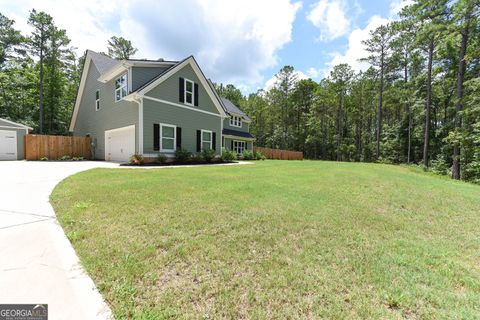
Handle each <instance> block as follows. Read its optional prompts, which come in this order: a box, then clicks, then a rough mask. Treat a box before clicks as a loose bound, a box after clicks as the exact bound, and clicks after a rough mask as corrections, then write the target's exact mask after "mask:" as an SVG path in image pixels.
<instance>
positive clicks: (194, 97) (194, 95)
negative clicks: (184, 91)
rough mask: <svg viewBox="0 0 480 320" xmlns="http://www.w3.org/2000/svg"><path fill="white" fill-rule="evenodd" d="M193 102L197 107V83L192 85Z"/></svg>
mask: <svg viewBox="0 0 480 320" xmlns="http://www.w3.org/2000/svg"><path fill="white" fill-rule="evenodd" d="M193 87H194V89H193V104H194V105H195V106H196V107H198V83H195V85H194V86H193Z"/></svg>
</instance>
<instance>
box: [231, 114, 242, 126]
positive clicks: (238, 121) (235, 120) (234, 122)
mask: <svg viewBox="0 0 480 320" xmlns="http://www.w3.org/2000/svg"><path fill="white" fill-rule="evenodd" d="M242 120H243V119H242V116H237V115H230V126H231V127H235V128H241V127H242Z"/></svg>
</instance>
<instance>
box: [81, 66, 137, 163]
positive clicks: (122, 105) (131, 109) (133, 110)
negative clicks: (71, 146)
mask: <svg viewBox="0 0 480 320" xmlns="http://www.w3.org/2000/svg"><path fill="white" fill-rule="evenodd" d="M99 76H100V74H99V72H98V70H97V68H96V67H95V65H94V63H93V62H91V63H90V68H89V70H88V77H87V80H86V83H85V88H84V91H83V96H82V99H81V104H80V108H79V110H78V116H77V120H76V122H75V127H74V129H73V134H74V135H75V136H85V135H87V134H90V136H91V137H92V139H93V141H94V142H95V144H96V147H95V149H94V151H95V158H96V159H105V131H106V130H110V129H115V128H121V127H125V126H129V125H135V141H137V142H138V104H137V103H134V102H129V101H125V100H121V101H119V102H115V97H114V96H115V79H113V80H111V81H109V82H107V83H101V82H99V81H97V79H98V77H99ZM96 90H100V110H99V111H95V92H96ZM136 151H137V152H138V145H137V146H136Z"/></svg>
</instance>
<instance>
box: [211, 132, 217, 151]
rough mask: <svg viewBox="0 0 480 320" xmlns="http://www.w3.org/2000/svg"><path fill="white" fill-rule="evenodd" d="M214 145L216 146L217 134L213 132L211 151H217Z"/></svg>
mask: <svg viewBox="0 0 480 320" xmlns="http://www.w3.org/2000/svg"><path fill="white" fill-rule="evenodd" d="M216 144H217V133H216V132H214V133H213V134H212V149H213V150H217V148H216Z"/></svg>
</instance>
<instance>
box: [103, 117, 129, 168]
mask: <svg viewBox="0 0 480 320" xmlns="http://www.w3.org/2000/svg"><path fill="white" fill-rule="evenodd" d="M134 153H135V126H134V125H133V126H128V127H123V128H118V129H112V130H108V131H105V160H107V161H119V162H128V159H129V158H130V156H131V155H132V154H134Z"/></svg>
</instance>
